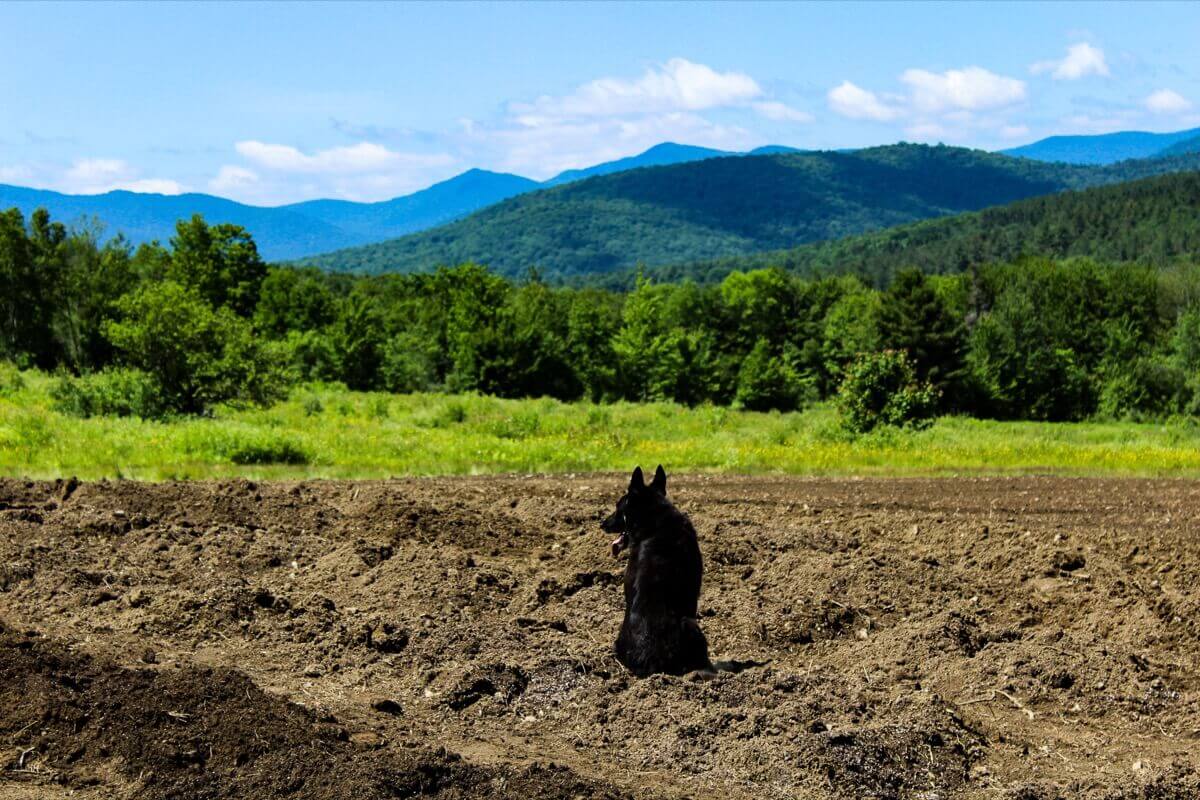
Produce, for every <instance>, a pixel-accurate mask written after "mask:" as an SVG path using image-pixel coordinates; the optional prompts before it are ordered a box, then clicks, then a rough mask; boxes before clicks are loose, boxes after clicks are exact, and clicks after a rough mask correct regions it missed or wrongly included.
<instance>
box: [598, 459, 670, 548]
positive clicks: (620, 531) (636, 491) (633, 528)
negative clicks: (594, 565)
mask: <svg viewBox="0 0 1200 800" xmlns="http://www.w3.org/2000/svg"><path fill="white" fill-rule="evenodd" d="M666 496H667V473H666V470H664V469H663V468H662V464H659V465H658V469H656V470H655V471H654V480H652V481H650V485H649V486H647V485H646V479H645V477H644V476H643V475H642V468H641V467H637V468H636V469H634V471H633V477H631V478H630V479H629V488H628V489H626V490H625V494H624V495H622V496H621V499H620V500H618V501H617V510H616V511H614V512H613V513H612V514H610V515H609V516H608V517H607V518H606V519H605V520H604V521H603V522H601V523H600V529H601V530H603V531H604V532H605V533H615V534H617V538H616V539H613V541H612V553H613V557H614V558H615V557H617V556H618V555H620V554H621V548H623V547H625V546H627V545H630V544H637V543H638V542H639V541H640V540H641V537H642V535H644V533H645V531H646V530H647V528H648V526H649V524H650V522H651V517H652V514H653V511H654V509H655V508H656V507H658V506H660V505H661V504H662V503H663V501H664V500H665V499H666Z"/></svg>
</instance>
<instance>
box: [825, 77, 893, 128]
mask: <svg viewBox="0 0 1200 800" xmlns="http://www.w3.org/2000/svg"><path fill="white" fill-rule="evenodd" d="M828 98H829V107H830V108H832V109H833V110H834V111H836V112H837V113H838V114H841V115H842V116H843V117H849V118H850V119H873V120H876V121H878V122H886V121H888V120H893V119H896V118H897V117H899V116H901V115H902V114H903V113H904V112H903V110H902V109H899V108H896V107H894V106H890V105H888V104H886V103H884V102H883V101H882V100H880V99H879V97H878V96H877V95H876V94H875V93H874V92H871V91H868V90H866V89H863V88H861V87H859V86H855V85H854V84H853V83H851V82H850V81H842V83H841V85H839V86H835V87H834V88H832V89H830V90H829V95H828Z"/></svg>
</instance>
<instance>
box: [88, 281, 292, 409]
mask: <svg viewBox="0 0 1200 800" xmlns="http://www.w3.org/2000/svg"><path fill="white" fill-rule="evenodd" d="M118 310H119V311H120V313H121V319H120V320H118V321H113V322H109V323H108V324H107V325H106V326H105V329H104V334H105V336H106V337H108V339H109V341H111V342H112V344H113V346H114V347H115V348H116V349H117V351H118V352H119V353H120V354H121V356H122V357H123V359H124V361H125V363H126V364H127V365H129V366H131V367H134V368H136V369H139V370H142V371H144V372H145V373H148V374H149V375H151V376H152V377H153V378H154V380H155V382H156V383H157V384H158V387H159V394H160V397H161V398H162V400H163V403H164V405H165V407H166V408H168V409H169V410H172V411H179V412H183V413H199V412H203V411H206V410H208V409H209V408H211V407H212V406H213V405H216V404H218V403H234V404H243V403H244V404H266V403H268V402H270V401H272V400H275V399H278V398H279V397H281V396H282V394H283V390H284V388H285V387H286V384H287V377H288V376H287V373H286V370H285V369H284V365H283V364H281V363H280V359H278V358H272V357H271V354H270V353H269V351H268V350H267V348H266V347H264V345H263V344H262V343H261V342H260V340H259V339H258V338H256V337H255V335H254V332H253V331H252V329H251V328H250V325H249V324H248V323H247V322H245V321H244V320H242V319H240V318H238V317H237V316H236V315H235V314H234V313H233V312H232V311H230V310H229V309H227V308H221V309H219V310H214V309H213V308H212V306H210V305H209V304H208V303H207V302H205V300H204V298H202V297H201V296H200V295H199V293H198V292H197V291H196V290H194V289H191V288H186V287H183V286H180V285H179V284H177V283H173V282H171V281H163V282H161V283H157V284H151V285H145V286H143V287H142V288H141V289H139V290H138V291H136V292H134V293H133V294H130V295H127V296H125V297H124V298H122V299H121V301H120V303H118Z"/></svg>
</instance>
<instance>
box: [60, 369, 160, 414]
mask: <svg viewBox="0 0 1200 800" xmlns="http://www.w3.org/2000/svg"><path fill="white" fill-rule="evenodd" d="M50 397H51V398H52V399H53V401H54V408H55V410H57V411H61V412H62V413H64V414H70V415H71V416H75V417H101V416H115V417H141V418H142V419H157V418H160V417H163V416H166V414H167V412H168V406H169V403H168V402H167V401H166V399H165V398H164V397H163V395H162V388H161V387H160V386H159V385H158V382H157V381H156V380H154V378H153V377H152V376H150V375H147V374H146V373H145V372H142V371H141V370H136V369H115V368H114V369H107V370H104V371H102V372H96V373H92V374H90V375H81V376H79V377H72V376H70V375H63V376H62V377H60V378H59V379H58V381H57V382H55V384H54V385H53V386H52V387H51V388H50Z"/></svg>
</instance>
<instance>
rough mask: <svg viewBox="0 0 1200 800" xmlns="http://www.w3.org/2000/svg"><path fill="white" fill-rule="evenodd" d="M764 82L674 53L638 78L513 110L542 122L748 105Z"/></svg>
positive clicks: (589, 86) (606, 81) (608, 81)
mask: <svg viewBox="0 0 1200 800" xmlns="http://www.w3.org/2000/svg"><path fill="white" fill-rule="evenodd" d="M762 95H763V90H762V87H760V86H759V85H758V83H757V82H756V81H755V80H754V79H753V78H751V77H750V76H749V75H746V74H744V73H741V72H717V71H716V70H714V69H712V68H711V67H708V66H706V65H704V64H696V63H694V62H692V61H688V60H687V59H686V58H672V59H671V60H670V61H668V62H667V63H666V64H663V65H662V66H661V67H658V68H651V69H648V70H646V72H645V74H643V75H642V77H641V78H638V79H637V80H632V81H630V80H623V79H621V78H600V79H598V80H594V81H591V82H589V83H585V84H584V85H583V86H580V87H579V88H578V89H576V90H575V91H573V92H571V93H570V94H567V95H564V96H562V97H549V96H543V97H539V98H538V99H537V100H535V101H534V102H532V103H513V104H511V105H510V106H509V111H510V113H511V114H512V115H513V116H514V117H515V118H516V119H518V120H519V121H521V122H523V123H524V124H528V125H531V126H536V125H538V124H542V123H543V122H544V121H545V119H546V118H547V117H598V116H613V115H621V114H646V113H662V112H670V111H702V110H704V109H709V108H720V107H725V106H736V105H745V104H747V103H749V102H750V101H752V100H755V99H756V98H759V97H762Z"/></svg>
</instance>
